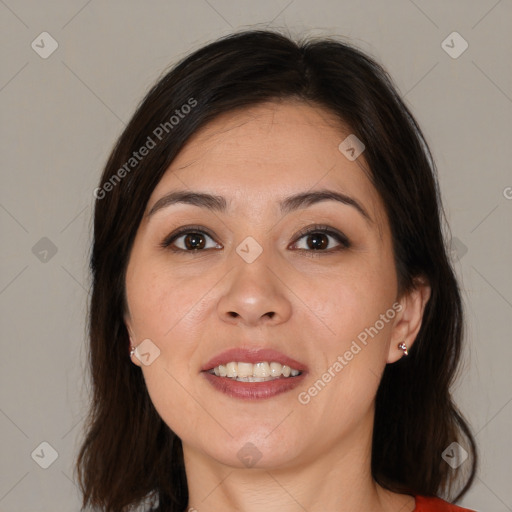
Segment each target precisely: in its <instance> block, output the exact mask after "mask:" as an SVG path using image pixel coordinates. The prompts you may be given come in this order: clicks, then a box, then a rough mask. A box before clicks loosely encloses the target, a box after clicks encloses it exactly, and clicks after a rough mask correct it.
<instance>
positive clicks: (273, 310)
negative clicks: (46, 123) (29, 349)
mask: <svg viewBox="0 0 512 512" xmlns="http://www.w3.org/2000/svg"><path fill="white" fill-rule="evenodd" d="M348 135H350V132H349V131H343V130H342V128H341V126H340V125H339V123H337V122H336V121H335V120H334V118H333V117H332V115H330V114H329V112H327V111H325V110H322V109H320V108H312V107H310V106H307V105H305V104H302V103H294V102H283V103H268V104H265V105H261V106H256V107H253V108H250V109H246V110H244V111H240V112H236V113H228V114H224V115H222V116H220V117H218V118H217V119H216V120H214V121H213V122H211V123H210V124H209V125H207V126H206V127H204V128H203V129H201V130H200V131H199V132H197V133H196V134H195V136H194V137H193V138H192V139H190V140H189V142H188V143H187V145H186V146H185V147H184V148H183V150H182V151H181V152H180V154H179V155H178V157H177V158H176V159H175V160H174V161H173V163H172V165H171V166H170V168H169V169H168V170H167V172H166V173H165V175H164V176H163V178H162V180H161V181H160V182H159V184H158V186H157V187H156V188H155V190H154V191H153V193H152V195H151V198H150V199H149V202H148V205H147V209H146V215H145V216H144V218H143V221H142V222H141V224H140V227H139V230H138V232H137V236H136V239H135V242H134V246H133V249H132V252H131V255H130V261H129V265H128V269H127V275H126V290H127V300H128V307H129V311H128V312H127V315H126V324H127V326H128V329H129V331H130V333H131V336H132V340H133V345H139V344H140V343H141V342H143V340H146V341H144V343H143V345H141V349H140V353H139V357H140V359H141V360H142V362H143V363H144V364H142V363H141V360H140V359H139V358H138V357H137V356H136V355H134V356H132V361H133V363H134V364H137V365H139V366H140V367H141V370H142V372H143V374H144V378H145V382H146V385H147V388H148V392H149V394H150V396H151V400H152V402H153V403H154V405H155V407H156V409H157V411H158V413H159V414H160V415H161V417H162V418H163V420H164V421H165V422H166V424H167V425H168V426H169V427H170V428H171V429H172V430H173V431H174V432H175V433H176V434H177V435H178V436H179V437H180V438H181V440H182V441H183V446H184V450H185V454H186V457H187V456H192V454H194V455H195V456H198V457H205V458H207V459H209V460H210V461H211V460H212V459H213V460H216V461H218V462H221V463H224V464H228V465H231V466H237V467H243V466H244V465H246V466H249V465H253V464H255V463H256V464H257V466H259V467H265V468H270V467H277V466H280V467H287V466H289V465H293V464H300V463H305V462H307V461H308V460H309V461H313V460H315V459H316V458H317V457H319V456H320V454H322V453H329V452H330V453H334V452H336V451H337V450H339V451H340V452H343V453H346V452H347V450H354V449H360V443H359V444H358V441H361V440H363V441H361V442H365V443H366V442H367V441H368V439H369V436H370V433H371V428H372V423H373V400H374V396H375V393H376V390H377V387H378V384H379V380H380V377H381V374H382V372H383V370H384V367H385V365H386V363H388V362H393V361H395V360H397V359H398V358H399V357H400V356H401V355H402V353H401V351H400V350H399V349H398V348H397V344H398V343H399V342H401V341H402V340H404V337H406V336H407V335H411V336H412V334H414V333H412V334H411V333H410V326H409V325H408V323H407V322H408V321H409V320H410V318H409V317H407V315H406V313H405V312H406V311H408V309H407V307H406V302H405V299H402V301H401V302H397V276H396V272H395V265H394V259H393V252H392V244H391V235H390V229H389V225H388V221H387V219H386V216H385V213H384V206H383V204H382V202H381V200H380V198H379V196H378V194H377V192H376V190H375V189H374V187H373V186H372V185H371V183H370V181H369V179H368V178H367V177H366V175H365V173H364V172H363V170H362V168H361V167H360V166H363V165H364V166H365V165H366V164H365V162H364V160H363V159H364V153H363V154H362V155H361V156H359V158H358V159H357V160H353V158H352V160H351V159H349V158H347V156H345V154H347V155H349V156H352V155H351V152H350V150H349V152H348V153H343V152H342V151H341V150H340V149H339V145H340V143H341V142H342V141H343V140H344V139H345V138H346V137H347V136H348ZM355 149H358V148H355ZM176 192H181V193H187V194H192V193H194V194H195V193H198V194H209V195H212V196H215V198H216V199H212V198H209V199H208V198H206V199H204V198H203V199H201V200H200V199H199V198H198V197H197V196H196V197H195V199H193V198H192V196H189V199H190V198H192V199H190V200H189V201H187V200H184V201H173V200H172V198H171V197H170V196H168V195H169V194H171V193H176ZM318 192H322V193H324V192H325V195H322V196H315V195H312V194H317V193H318ZM329 194H330V196H329ZM336 194H337V196H336V197H338V199H340V200H335V199H334V197H335V195H336ZM293 197H295V199H290V198H293ZM301 197H302V199H301ZM329 197H330V198H329ZM344 197H345V199H343V198H344ZM163 198H166V199H163ZM175 198H176V197H175ZM219 198H222V199H219ZM150 212H151V213H150ZM149 213H150V214H149ZM184 226H192V227H190V228H189V229H188V234H187V233H180V234H178V235H177V236H170V235H173V233H175V232H177V230H179V229H180V228H182V227H184ZM319 226H320V227H319ZM324 228H325V229H324ZM322 230H323V231H322ZM413 327H414V326H413ZM418 328H419V325H415V327H414V329H415V330H416V332H417V329H418ZM408 329H409V330H408ZM406 342H407V343H408V344H410V342H411V339H406ZM228 349H247V351H248V352H247V353H244V352H240V353H238V354H231V355H227V356H226V357H221V358H220V359H217V361H216V363H219V362H224V363H226V364H224V365H222V366H223V369H222V368H217V371H218V372H219V376H216V375H214V374H213V375H212V374H211V373H208V372H207V371H205V370H208V369H210V368H212V364H210V365H209V366H208V365H207V363H208V362H209V361H211V360H212V358H214V357H216V356H218V355H219V354H222V353H223V352H224V351H226V350H228ZM259 349H270V350H274V351H277V352H278V353H268V352H267V353H266V354H265V353H264V354H263V356H260V357H259V359H258V355H257V354H256V355H255V354H254V351H255V350H259ZM251 354H252V355H255V357H254V359H255V360H252V362H253V363H256V362H261V363H263V364H259V365H250V364H245V365H244V364H242V365H233V364H227V363H230V362H235V363H236V362H242V363H244V362H245V363H248V362H251V361H248V359H250V356H251ZM285 357H288V358H291V359H292V360H293V364H289V365H288V366H291V369H290V372H292V370H297V369H298V370H301V374H300V375H298V376H292V375H291V374H290V376H289V377H285V376H284V375H282V374H283V372H284V373H285V374H286V373H287V370H286V366H283V364H282V363H283V362H287V361H286V359H285ZM260 359H261V360H260ZM279 361H281V364H276V363H279ZM265 362H266V363H269V364H268V366H267V365H265V364H264V363H265ZM288 362H290V361H288ZM270 363H274V364H272V365H271V364H270ZM294 366H295V368H294ZM235 370H236V371H239V372H240V375H246V374H250V373H252V374H256V375H263V376H265V375H267V374H268V373H269V372H270V374H271V375H272V374H273V375H274V377H276V376H277V375H278V374H280V375H281V376H280V377H279V378H276V379H274V380H272V381H270V383H268V382H267V383H265V382H239V381H236V380H234V379H233V378H231V377H228V376H225V377H224V376H222V374H223V372H234V371H235ZM244 372H246V373H244ZM272 372H273V373H272ZM293 373H296V372H293ZM231 375H235V374H234V373H232V374H231ZM356 447H358V448H356ZM367 448H368V446H366V445H365V449H367ZM333 451H334V452H333Z"/></svg>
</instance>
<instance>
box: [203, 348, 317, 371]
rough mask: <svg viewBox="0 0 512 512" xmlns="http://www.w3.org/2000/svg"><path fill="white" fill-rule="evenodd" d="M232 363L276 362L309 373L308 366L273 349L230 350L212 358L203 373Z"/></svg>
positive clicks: (205, 365) (204, 366)
mask: <svg viewBox="0 0 512 512" xmlns="http://www.w3.org/2000/svg"><path fill="white" fill-rule="evenodd" d="M231 361H235V362H244V363H253V364H254V363H260V362H263V361H267V362H269V363H271V362H272V361H275V362H276V363H281V364H282V365H287V366H289V367H290V368H293V369H295V370H299V371H301V372H305V371H307V366H306V365H305V364H303V363H301V362H299V361H296V360H295V359H293V358H291V357H289V356H287V355H285V354H283V353H282V352H279V351H277V350H274V349H271V348H260V349H256V348H252V349H247V348H242V347H239V348H230V349H228V350H225V351H224V352H221V353H220V354H217V355H216V356H214V357H212V358H211V359H210V360H209V361H208V362H207V363H205V364H204V365H203V367H202V368H201V371H208V370H211V369H212V368H215V367H216V366H219V365H220V364H223V365H225V364H227V363H229V362H231Z"/></svg>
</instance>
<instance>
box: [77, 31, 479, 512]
mask: <svg viewBox="0 0 512 512" xmlns="http://www.w3.org/2000/svg"><path fill="white" fill-rule="evenodd" d="M94 195H95V197H96V199H97V202H96V210H95V219H94V245H93V251H92V257H91V268H92V273H93V290H92V298H91V308H90V351H91V353H90V356H91V357H90V365H91V371H92V381H93V391H94V393H93V395H94V396H93V401H92V407H91V413H90V418H89V422H88V425H87V432H86V438H85V441H84V443H83V446H82V448H81V451H80V454H79V458H78V461H77V469H78V473H79V480H80V484H81V487H82V491H83V495H84V502H83V503H84V507H86V506H87V505H93V506H96V507H99V509H101V510H105V511H112V512H114V511H121V510H127V509H128V508H129V507H130V506H132V507H133V506H136V505H138V504H139V505H140V504H141V503H148V502H147V501H146V502H144V498H147V499H149V500H151V499H152V501H151V503H153V504H154V505H155V506H158V510H161V511H185V510H190V511H193V510H197V511H199V512H202V511H218V510H226V511H235V510H243V511H246V512H252V511H259V510H265V511H269V510H270V511H285V512H286V511H299V510H308V511H311V512H312V511H317V510H322V511H326V510H327V511H337V512H345V511H354V510H365V511H368V510H371V511H374V512H384V511H386V512H387V511H398V510H400V511H402V512H405V511H417V512H419V511H422V512H425V511H433V510H436V511H462V510H464V509H461V508H459V507H456V506H455V505H450V504H448V502H447V501H443V500H441V499H440V498H437V496H443V497H444V498H446V499H450V498H455V499H458V498H459V497H460V496H462V495H463V494H464V493H465V492H466V491H467V489H468V488H469V486H470V485H471V483H472V480H473V477H474V474H475V467H476V450H475V444H474V441H473V438H472V436H471V433H470V431H469V428H468V426H467V424H466V422H465V421H464V419H463V418H462V416H461V414H460V413H459V412H458V411H457V408H456V407H455V405H454V403H453V401H452V398H451V395H450V384H451V382H452V379H453V377H454V373H455V371H456V368H457V365H458V361H459V357H460V354H461V349H462V334H463V311H462V305H461V299H460V295H459V288H458V284H457V282H456V279H455V276H454V273H453V270H452V268H451V266H450V262H449V260H448V257H447V251H446V248H445V244H444V241H443V233H442V227H441V214H442V207H441V201H440V197H439V190H438V184H437V178H436V169H435V165H434V163H433V161H432V158H431V155H430V152H429V149H428V146H427V144H426V142H425V140H424V138H423V135H422V133H421V131H420V129H419V127H418V125H417V124H416V122H415V120H414V119H413V117H412V115H411V113H410V112H409V111H408V109H407V107H406V106H405V105H404V103H403V102H402V100H401V99H400V98H399V96H398V94H397V92H396V90H395V88H394V86H393V84H392V82H391V80H390V78H389V77H388V76H387V74H386V72H385V71H384V70H383V69H382V68H381V67H380V66H379V65H378V64H377V63H376V62H375V61H373V60H372V59H370V58H369V57H368V56H366V55H364V54H363V53H361V52H360V51H359V50H357V49H355V48H353V47H351V46H350V45H348V44H344V43H341V42H339V41H334V40H322V41H306V42H302V43H300V44H299V43H296V42H293V41H292V40H290V39H289V38H288V37H285V36H284V35H280V34H277V33H273V32H267V31H249V32H242V33H238V34H234V35H231V36H228V37H225V38H222V39H220V40H219V41H217V42H214V43H213V44H210V45H207V46H205V47H203V48H201V49H199V50H198V51H196V52H194V53H193V54H191V55H190V56H188V57H187V58H185V59H184V60H183V61H182V62H181V63H179V64H178V65H177V66H176V67H175V68H174V69H172V70H171V71H170V72H169V73H168V74H167V75H165V76H164V77H163V78H162V79H161V80H159V82H158V83H157V84H156V85H155V86H154V87H153V88H152V89H151V91H150V92H149V93H148V94H147V96H146V98H145V99H144V101H143V102H142V104H141V105H140V106H139V108H138V110H137V112H136V113H135V115H134V116H133V118H132V120H131V121H130V123H129V124H128V126H127V128H126V129H125V131H124V133H123V134H122V135H121V137H120V139H119V141H118V143H117V145H116V147H115V148H114V150H113V152H112V154H111V156H110V158H109V161H108V163H107V165H106V168H105V170H104V173H103V176H102V178H101V183H100V185H99V187H98V188H97V189H96V190H95V191H94ZM468 454H469V458H467V460H466V457H467V456H468Z"/></svg>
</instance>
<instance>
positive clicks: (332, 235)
mask: <svg viewBox="0 0 512 512" xmlns="http://www.w3.org/2000/svg"><path fill="white" fill-rule="evenodd" d="M348 247H350V242H349V240H348V238H347V237H346V236H345V235H343V234H342V233H339V232H338V231H335V230H333V229H332V228H329V227H328V226H313V228H311V227H310V228H307V229H306V230H304V231H302V232H301V233H299V234H298V236H297V241H296V242H295V243H294V244H293V249H299V250H303V251H309V252H311V251H319V252H333V251H339V250H343V249H346V248H348Z"/></svg>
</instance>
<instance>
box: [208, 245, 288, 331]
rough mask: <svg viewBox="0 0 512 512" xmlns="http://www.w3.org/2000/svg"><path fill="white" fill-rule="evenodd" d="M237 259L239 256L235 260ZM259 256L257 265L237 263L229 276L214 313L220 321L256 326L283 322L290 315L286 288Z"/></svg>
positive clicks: (276, 273)
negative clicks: (216, 313) (216, 311)
mask: <svg viewBox="0 0 512 512" xmlns="http://www.w3.org/2000/svg"><path fill="white" fill-rule="evenodd" d="M236 257H237V258H238V256H236ZM268 263H269V261H268V260H267V259H266V258H264V257H263V255H261V256H260V257H259V258H258V259H257V260H256V261H254V262H252V263H246V262H244V261H243V260H241V261H240V262H237V263H236V264H235V265H236V267H235V269H234V271H233V272H229V274H228V277H227V279H228V284H227V288H226V291H225V292H224V293H223V294H222V296H221V297H220V298H219V302H218V305H217V310H218V314H219V317H220V319H221V320H222V321H224V322H227V323H232V324H245V325H247V326H258V325H261V324H272V325H277V324H280V323H283V322H286V321H287V320H288V319H289V318H290V316H291V313H292V304H291V303H290V300H289V293H290V291H289V288H288V287H287V286H286V285H285V283H284V282H283V280H282V279H281V278H280V276H279V275H278V272H276V270H274V269H272V268H270V266H269V265H268Z"/></svg>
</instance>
